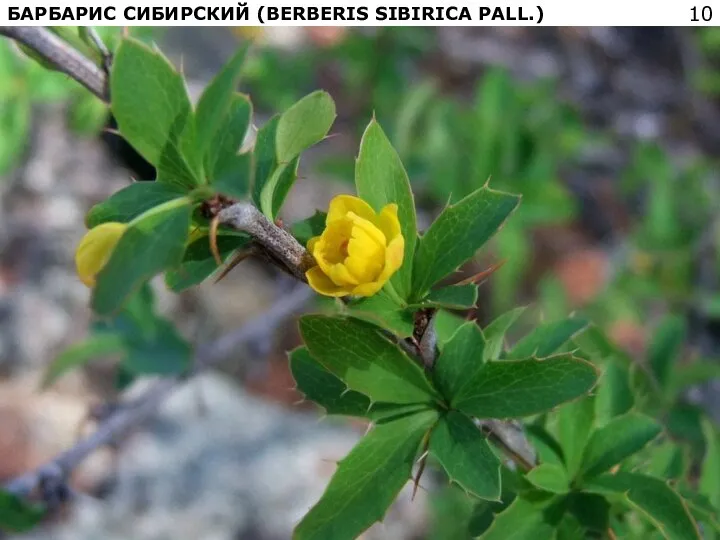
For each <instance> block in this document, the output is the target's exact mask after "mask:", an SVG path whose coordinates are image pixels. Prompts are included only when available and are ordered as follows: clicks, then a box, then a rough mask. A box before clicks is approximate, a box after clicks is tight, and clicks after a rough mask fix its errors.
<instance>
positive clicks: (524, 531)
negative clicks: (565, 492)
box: [480, 497, 555, 540]
mask: <svg viewBox="0 0 720 540" xmlns="http://www.w3.org/2000/svg"><path fill="white" fill-rule="evenodd" d="M554 533H555V527H553V526H552V525H551V524H550V523H548V522H547V521H546V520H545V516H544V515H543V511H542V508H538V507H537V506H536V505H534V504H532V503H531V502H528V501H526V500H525V499H523V498H521V497H516V498H515V500H514V501H513V503H512V504H511V505H510V506H508V507H507V508H506V509H505V510H504V511H503V512H501V513H499V514H498V515H496V516H495V519H494V520H493V523H492V525H490V528H489V529H488V530H487V531H485V532H484V533H483V535H482V536H480V538H481V539H482V540H509V539H512V540H554Z"/></svg>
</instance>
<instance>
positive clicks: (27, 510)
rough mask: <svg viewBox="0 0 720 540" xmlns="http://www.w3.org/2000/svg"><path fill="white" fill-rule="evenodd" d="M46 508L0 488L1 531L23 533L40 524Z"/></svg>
mask: <svg viewBox="0 0 720 540" xmlns="http://www.w3.org/2000/svg"><path fill="white" fill-rule="evenodd" d="M44 515H45V510H44V509H43V508H41V507H40V506H38V505H35V504H30V503H28V502H27V501H24V500H22V499H21V498H19V497H18V496H16V495H14V494H12V493H9V492H7V491H5V490H3V489H0V533H2V532H8V533H23V532H27V531H29V530H31V529H32V528H33V527H35V526H36V525H38V524H39V523H40V521H41V520H42V518H43V516H44Z"/></svg>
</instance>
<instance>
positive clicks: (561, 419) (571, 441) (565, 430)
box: [556, 396, 595, 478]
mask: <svg viewBox="0 0 720 540" xmlns="http://www.w3.org/2000/svg"><path fill="white" fill-rule="evenodd" d="M594 421H595V397H594V396H588V397H585V398H583V399H578V400H577V401H573V402H572V403H568V404H566V405H563V406H562V407H560V410H558V412H557V415H556V427H557V439H558V442H559V443H560V446H561V447H562V449H563V455H564V456H565V466H566V468H567V472H568V475H569V476H570V478H573V477H574V476H575V473H576V472H577V470H578V468H579V467H580V462H581V461H582V456H583V452H584V451H585V444H586V443H587V441H588V437H589V436H590V432H591V431H592V429H593V423H594Z"/></svg>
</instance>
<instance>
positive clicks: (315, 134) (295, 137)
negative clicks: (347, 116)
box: [276, 90, 336, 163]
mask: <svg viewBox="0 0 720 540" xmlns="http://www.w3.org/2000/svg"><path fill="white" fill-rule="evenodd" d="M335 116H336V114H335V102H334V101H333V99H332V98H331V97H330V94H328V93H327V92H323V91H322V90H318V91H316V92H313V93H312V94H308V95H307V96H305V97H304V98H302V99H301V100H300V101H298V102H297V103H295V104H294V105H293V106H292V107H290V108H289V109H288V110H287V111H285V112H284V113H282V115H281V116H280V121H279V122H278V127H277V134H276V144H277V160H278V162H279V163H288V162H290V161H292V160H293V159H295V158H296V157H297V156H299V155H300V154H301V152H304V151H305V150H307V149H308V148H310V147H311V146H312V145H314V144H317V143H319V142H320V141H322V140H323V139H324V138H325V136H326V135H327V134H328V132H329V131H330V128H331V127H332V125H333V122H334V121H335Z"/></svg>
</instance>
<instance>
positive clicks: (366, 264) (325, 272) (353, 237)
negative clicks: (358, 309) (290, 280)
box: [305, 195, 405, 296]
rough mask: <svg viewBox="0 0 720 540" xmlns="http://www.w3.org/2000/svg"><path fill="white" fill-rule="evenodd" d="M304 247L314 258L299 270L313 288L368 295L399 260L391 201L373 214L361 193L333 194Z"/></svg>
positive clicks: (401, 251)
mask: <svg viewBox="0 0 720 540" xmlns="http://www.w3.org/2000/svg"><path fill="white" fill-rule="evenodd" d="M307 248H308V251H310V253H312V255H313V256H314V257H315V260H316V261H317V263H318V265H317V266H314V267H313V268H311V269H310V270H308V271H307V272H306V273H305V276H306V277H307V280H308V283H309V284H310V286H311V287H312V288H313V289H314V290H315V291H317V292H319V293H320V294H324V295H325V296H346V295H350V294H352V295H356V296H372V295H373V294H375V293H376V292H378V291H379V290H380V289H381V288H382V287H383V285H385V283H386V282H387V280H388V279H390V276H392V275H393V274H394V273H395V272H396V271H397V269H398V268H400V266H401V265H402V262H403V255H404V251H405V240H404V238H403V236H402V233H401V231H400V221H399V220H398V216H397V205H396V204H388V205H387V206H385V207H384V208H383V209H382V210H381V211H380V213H379V214H378V213H375V211H374V210H373V209H372V207H371V206H370V205H369V204H368V203H366V202H365V201H363V200H362V199H359V198H357V197H353V196H351V195H339V196H337V197H335V198H334V199H333V200H332V201H331V202H330V208H329V210H328V215H327V220H326V222H325V230H324V231H323V233H322V234H321V235H320V236H316V237H314V238H311V239H310V241H309V242H308V245H307Z"/></svg>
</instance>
